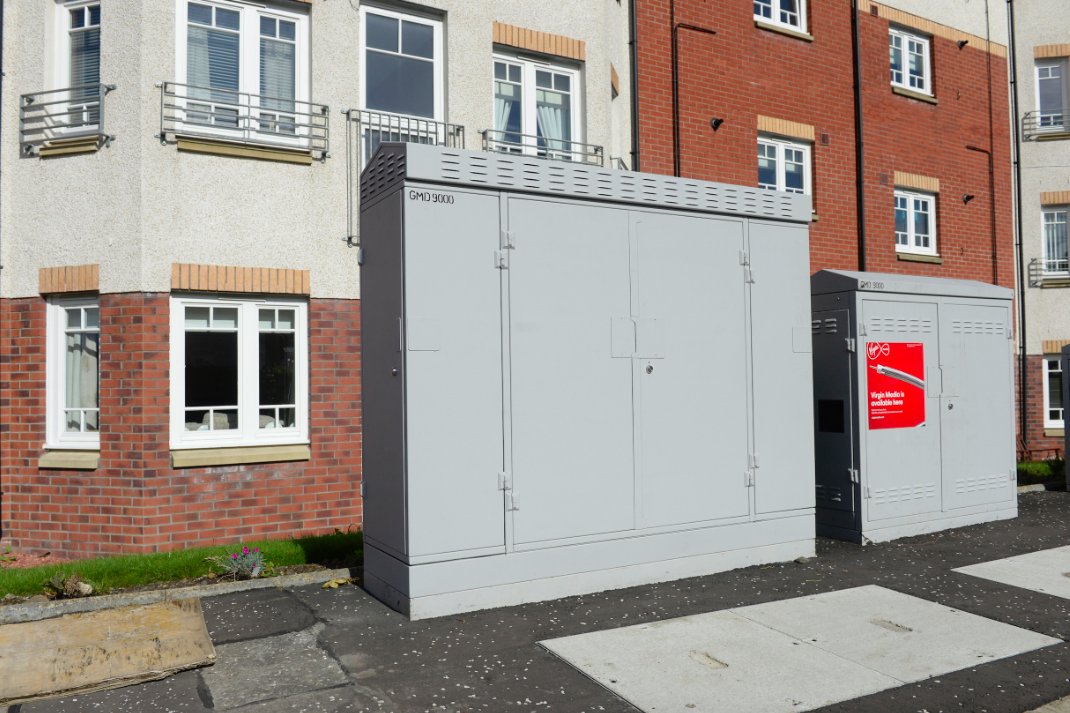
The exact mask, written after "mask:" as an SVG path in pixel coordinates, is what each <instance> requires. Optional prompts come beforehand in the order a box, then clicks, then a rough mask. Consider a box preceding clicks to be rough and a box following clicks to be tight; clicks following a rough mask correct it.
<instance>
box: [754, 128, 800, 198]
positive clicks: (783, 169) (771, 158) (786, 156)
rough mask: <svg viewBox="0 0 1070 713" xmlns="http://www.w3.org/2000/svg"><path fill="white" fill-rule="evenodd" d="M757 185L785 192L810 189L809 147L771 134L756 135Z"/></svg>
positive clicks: (798, 191)
mask: <svg viewBox="0 0 1070 713" xmlns="http://www.w3.org/2000/svg"><path fill="white" fill-rule="evenodd" d="M758 187H759V188H765V189H767V190H770V191H786V192H787V193H809V192H810V147H809V146H808V145H806V144H798V143H792V142H789V141H781V140H779V139H772V138H759V139H758Z"/></svg>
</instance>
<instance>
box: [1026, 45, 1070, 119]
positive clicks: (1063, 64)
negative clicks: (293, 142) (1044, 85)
mask: <svg viewBox="0 0 1070 713" xmlns="http://www.w3.org/2000/svg"><path fill="white" fill-rule="evenodd" d="M1067 64H1068V63H1067V61H1066V60H1065V59H1055V60H1043V61H1038V62H1037V63H1036V64H1035V65H1034V66H1035V69H1034V70H1033V91H1034V92H1035V94H1036V110H1037V129H1038V130H1039V131H1054V132H1060V131H1065V130H1066V127H1067V125H1068V124H1070V120H1068V117H1067V113H1068V112H1070V106H1067V105H1068V104H1070V84H1068V82H1070V77H1068V76H1067V74H1068V72H1067V69H1068V67H1067ZM1042 69H1058V70H1059V78H1060V79H1061V80H1062V81H1061V82H1060V84H1061V85H1062V86H1061V87H1060V90H1061V94H1062V100H1063V102H1062V104H1063V105H1062V111H1063V113H1062V115H1061V116H1060V117H1058V120H1055V117H1052V120H1051V121H1048V122H1047V126H1045V125H1044V123H1045V122H1044V120H1045V117H1042V116H1040V111H1041V107H1040V70H1042Z"/></svg>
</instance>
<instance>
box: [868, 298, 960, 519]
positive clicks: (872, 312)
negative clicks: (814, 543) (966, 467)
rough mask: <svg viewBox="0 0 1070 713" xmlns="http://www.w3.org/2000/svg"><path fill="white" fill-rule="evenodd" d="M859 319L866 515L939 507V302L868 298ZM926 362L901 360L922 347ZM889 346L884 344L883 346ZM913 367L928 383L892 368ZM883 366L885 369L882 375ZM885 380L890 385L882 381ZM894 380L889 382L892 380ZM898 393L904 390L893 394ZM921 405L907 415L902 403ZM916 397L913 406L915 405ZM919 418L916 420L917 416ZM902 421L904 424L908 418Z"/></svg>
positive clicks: (883, 516) (889, 515) (906, 369)
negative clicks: (915, 413) (880, 381)
mask: <svg viewBox="0 0 1070 713" xmlns="http://www.w3.org/2000/svg"><path fill="white" fill-rule="evenodd" d="M862 319H863V324H864V326H865V332H864V333H865V338H864V339H865V341H864V342H863V341H862V340H861V339H860V340H859V344H858V349H859V352H860V354H859V355H858V359H859V362H858V363H859V369H860V371H861V372H862V374H861V376H860V378H859V380H858V381H859V387H860V389H861V390H862V397H863V398H862V399H861V400H862V401H863V403H864V404H865V406H864V407H863V408H864V409H865V411H864V412H863V413H861V414H859V419H860V421H861V427H862V428H863V429H864V430H865V431H866V434H865V437H866V446H865V459H866V474H865V480H864V481H863V485H865V486H867V487H868V488H869V499H867V500H866V501H865V502H866V503H867V508H868V510H867V512H868V515H867V519H868V520H870V521H875V520H885V519H888V518H893V517H903V516H906V515H916V514H919V513H928V512H937V511H939V510H940V509H941V506H942V502H941V487H940V479H941V477H940V471H941V464H940V416H939V408H940V370H939V365H940V347H941V345H940V343H939V340H938V338H937V311H936V305H935V304H925V303H920V302H894V301H891V300H888V301H885V300H863V301H862ZM918 344H920V345H921V347H920V349H921V350H922V353H923V359H922V364H920V365H917V366H907V365H906V364H905V363H903V362H902V361H895V362H894V363H893V362H892V361H889V357H890V358H891V359H902V356H901V355H902V354H904V353H906V351H907V350H914V349H917V348H918V347H909V346H907V345H918ZM885 347H887V349H885ZM888 368H896V369H897V371H898V372H904V373H910V374H912V375H913V376H915V377H921V378H923V380H924V387H920V388H919V387H917V386H915V385H911V384H910V383H909V382H906V381H902V380H901V379H896V378H892V377H890V376H887V375H888V374H894V373H896V372H890V371H887V369H888ZM879 370H883V371H884V372H885V373H884V374H882V373H881V372H880V371H879ZM878 379H884V382H883V383H885V384H888V386H887V388H885V387H883V386H879V384H878ZM889 379H890V381H888V380H889ZM894 394H902V396H901V397H900V396H895V395H894ZM897 400H899V401H903V402H904V407H906V406H911V408H913V406H916V405H917V404H918V402H919V400H920V403H921V406H920V408H921V409H923V411H922V412H920V413H919V415H918V416H917V418H916V419H910V418H907V419H903V418H902V417H901V416H900V415H899V413H898V412H896V413H893V412H894V411H895V409H897V408H898V405H896V404H894V403H890V402H893V401H897ZM911 404H913V406H912V405H911ZM915 420H916V422H915ZM904 424H905V425H904Z"/></svg>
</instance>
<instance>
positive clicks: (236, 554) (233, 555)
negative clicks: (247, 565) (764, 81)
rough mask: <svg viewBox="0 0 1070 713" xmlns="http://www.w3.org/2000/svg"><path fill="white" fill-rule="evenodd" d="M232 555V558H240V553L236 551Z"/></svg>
mask: <svg viewBox="0 0 1070 713" xmlns="http://www.w3.org/2000/svg"><path fill="white" fill-rule="evenodd" d="M230 557H231V559H238V553H237V552H235V553H234V554H232V555H231V556H230Z"/></svg>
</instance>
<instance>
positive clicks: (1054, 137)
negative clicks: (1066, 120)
mask: <svg viewBox="0 0 1070 713" xmlns="http://www.w3.org/2000/svg"><path fill="white" fill-rule="evenodd" d="M1067 139H1070V131H1058V132H1053V133H1050V134H1037V141H1066V140H1067Z"/></svg>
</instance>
